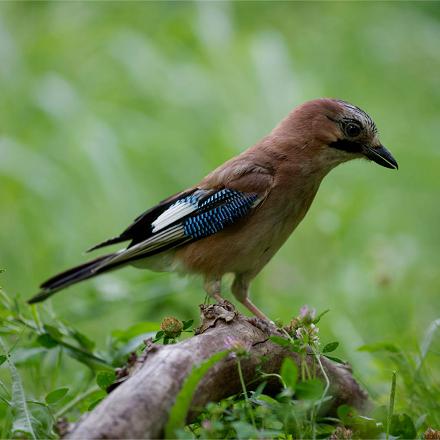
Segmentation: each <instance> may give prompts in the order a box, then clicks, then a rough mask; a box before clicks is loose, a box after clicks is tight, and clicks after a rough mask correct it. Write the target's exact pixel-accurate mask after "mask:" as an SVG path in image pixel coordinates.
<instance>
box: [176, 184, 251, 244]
mask: <svg viewBox="0 0 440 440" xmlns="http://www.w3.org/2000/svg"><path fill="white" fill-rule="evenodd" d="M257 197H258V196H257V194H244V193H241V192H239V191H234V190H230V189H223V190H221V191H218V192H216V193H215V194H213V195H212V196H209V197H207V198H206V199H205V200H201V201H199V206H198V210H197V213H196V214H195V215H192V216H190V217H188V218H187V219H186V220H184V222H183V230H184V233H185V236H187V237H191V238H192V239H194V240H197V239H200V238H204V237H208V236H209V235H212V234H215V233H217V232H219V231H221V230H222V229H224V228H225V227H226V226H228V225H231V224H232V223H234V222H236V221H237V220H239V219H240V218H241V217H244V216H245V215H246V214H247V213H248V212H249V210H250V209H251V208H252V207H253V205H254V203H255V202H256V201H257ZM199 212H200V213H199Z"/></svg>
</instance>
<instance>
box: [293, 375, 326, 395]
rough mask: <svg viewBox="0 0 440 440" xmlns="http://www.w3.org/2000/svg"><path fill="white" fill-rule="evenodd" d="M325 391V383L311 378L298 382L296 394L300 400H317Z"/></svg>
mask: <svg viewBox="0 0 440 440" xmlns="http://www.w3.org/2000/svg"><path fill="white" fill-rule="evenodd" d="M323 392H324V384H323V383H322V382H321V381H320V380H319V379H309V380H305V381H303V382H298V383H297V385H296V393H295V394H296V397H297V398H298V399H299V400H317V399H320V398H321V396H322V393H323Z"/></svg>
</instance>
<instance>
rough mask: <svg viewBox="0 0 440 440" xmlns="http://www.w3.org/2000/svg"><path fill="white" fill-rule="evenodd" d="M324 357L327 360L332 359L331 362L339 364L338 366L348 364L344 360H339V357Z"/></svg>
mask: <svg viewBox="0 0 440 440" xmlns="http://www.w3.org/2000/svg"><path fill="white" fill-rule="evenodd" d="M324 356H325V357H326V358H327V359H330V360H331V361H333V362H336V363H338V364H345V363H346V362H345V361H344V360H343V359H341V358H338V357H335V356H329V355H327V354H325V355H324Z"/></svg>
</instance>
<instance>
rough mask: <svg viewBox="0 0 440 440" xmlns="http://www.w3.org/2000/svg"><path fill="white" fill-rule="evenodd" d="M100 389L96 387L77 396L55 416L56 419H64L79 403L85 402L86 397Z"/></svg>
mask: <svg viewBox="0 0 440 440" xmlns="http://www.w3.org/2000/svg"><path fill="white" fill-rule="evenodd" d="M99 390H100V388H99V387H98V386H97V385H95V386H93V387H92V388H90V389H89V390H87V391H84V393H82V394H79V395H78V396H76V397H75V398H74V399H72V400H71V401H70V402H69V403H68V404H67V405H65V406H64V407H63V408H61V409H60V410H59V411H58V412H57V413H56V414H55V416H54V417H55V419H59V418H60V417H62V416H63V415H64V414H66V413H67V412H69V411H70V410H71V409H72V408H74V407H75V406H76V405H77V404H78V403H79V402H81V400H84V399H85V398H86V397H88V396H90V394H92V393H94V392H95V391H99Z"/></svg>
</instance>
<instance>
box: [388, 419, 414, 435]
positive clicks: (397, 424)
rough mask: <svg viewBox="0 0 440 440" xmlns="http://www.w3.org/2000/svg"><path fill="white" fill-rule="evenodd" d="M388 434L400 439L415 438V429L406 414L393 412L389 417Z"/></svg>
mask: <svg viewBox="0 0 440 440" xmlns="http://www.w3.org/2000/svg"><path fill="white" fill-rule="evenodd" d="M390 434H391V435H392V436H394V437H399V438H402V439H415V438H416V437H417V431H416V428H415V426H414V422H413V421H412V419H411V417H410V416H409V415H408V414H394V415H393V416H392V417H391V426H390Z"/></svg>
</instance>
